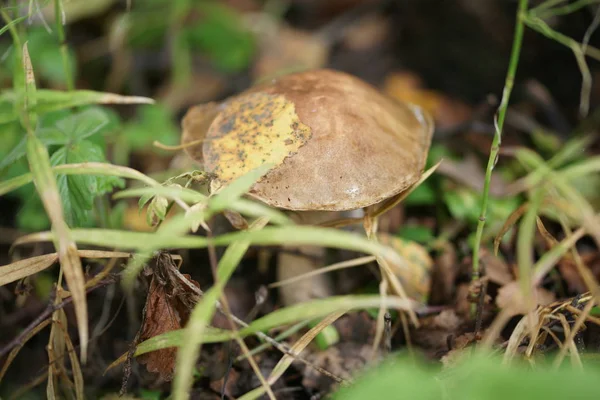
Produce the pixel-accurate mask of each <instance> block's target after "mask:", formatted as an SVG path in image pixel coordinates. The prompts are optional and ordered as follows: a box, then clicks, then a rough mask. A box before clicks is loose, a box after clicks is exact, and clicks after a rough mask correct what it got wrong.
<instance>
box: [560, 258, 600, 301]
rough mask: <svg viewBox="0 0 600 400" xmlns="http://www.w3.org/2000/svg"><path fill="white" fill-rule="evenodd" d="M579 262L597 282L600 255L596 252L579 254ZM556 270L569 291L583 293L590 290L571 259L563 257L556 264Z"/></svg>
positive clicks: (599, 275)
mask: <svg viewBox="0 0 600 400" xmlns="http://www.w3.org/2000/svg"><path fill="white" fill-rule="evenodd" d="M581 261H582V262H583V265H585V266H586V267H587V268H589V269H590V271H591V272H592V274H593V275H594V276H595V277H596V280H598V278H599V277H600V253H598V252H596V251H589V252H586V253H583V254H581ZM558 270H559V271H560V274H561V276H562V277H563V279H564V280H565V281H566V282H567V286H568V289H569V291H572V292H576V293H585V292H586V291H588V290H590V289H589V288H588V287H587V286H586V284H585V282H584V280H583V278H582V277H581V274H580V273H579V270H578V269H577V265H576V264H575V261H574V260H573V259H571V258H569V257H563V258H562V260H561V261H559V263H558Z"/></svg>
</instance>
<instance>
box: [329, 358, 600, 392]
mask: <svg viewBox="0 0 600 400" xmlns="http://www.w3.org/2000/svg"><path fill="white" fill-rule="evenodd" d="M468 355H469V353H468V352H465V353H464V355H463V357H462V358H461V359H460V361H459V362H458V364H455V365H454V364H452V365H450V366H449V367H447V368H446V369H443V370H441V369H440V368H439V367H438V366H434V365H432V364H427V363H426V362H425V361H422V360H415V359H412V358H411V357H407V356H405V355H404V354H402V355H399V356H396V357H392V359H391V360H389V361H387V362H385V363H384V364H382V365H381V366H378V367H374V368H372V369H371V370H369V371H367V372H366V373H364V374H363V376H362V377H360V378H358V379H357V380H356V381H355V383H354V384H352V385H351V386H349V387H344V388H342V389H340V390H339V391H338V392H337V393H335V394H334V395H333V399H344V400H355V399H356V400H358V399H361V400H362V399H369V398H376V399H379V398H381V399H390V398H402V399H411V400H434V399H447V400H455V399H456V400H476V399H485V400H507V399H511V400H529V399H538V398H539V399H544V400H563V399H567V398H574V399H581V400H586V399H589V400H592V399H597V398H598V389H597V384H596V382H597V377H598V373H599V372H600V370H599V369H598V365H594V364H591V363H590V365H587V366H586V368H585V369H575V368H572V367H570V366H565V367H561V368H560V369H554V368H552V367H551V366H550V365H549V364H548V363H546V362H536V364H535V367H531V366H528V365H526V364H524V363H513V364H511V365H503V364H502V360H501V359H500V358H499V357H497V356H491V355H490V354H483V353H475V355H473V356H471V357H465V356H468Z"/></svg>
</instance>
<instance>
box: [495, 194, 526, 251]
mask: <svg viewBox="0 0 600 400" xmlns="http://www.w3.org/2000/svg"><path fill="white" fill-rule="evenodd" d="M528 208H529V203H524V204H521V205H520V206H519V208H517V209H516V210H515V211H513V212H512V213H511V214H510V216H509V217H508V219H507V220H506V221H505V222H504V225H502V228H500V231H499V232H498V234H497V235H496V238H495V239H494V255H498V249H499V248H500V243H502V238H503V237H504V235H505V234H506V232H508V231H509V230H510V228H512V227H513V226H514V225H515V224H516V223H517V220H518V219H519V218H521V217H522V216H523V214H525V212H526V211H527V209H528Z"/></svg>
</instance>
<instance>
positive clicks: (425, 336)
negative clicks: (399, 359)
mask: <svg viewBox="0 0 600 400" xmlns="http://www.w3.org/2000/svg"><path fill="white" fill-rule="evenodd" d="M420 322H421V326H420V327H419V328H418V329H416V330H415V331H414V332H413V333H412V334H411V338H412V340H413V342H414V343H415V345H417V346H419V347H422V348H423V349H425V350H426V351H428V352H430V353H431V354H435V355H439V354H445V353H446V352H447V351H448V350H450V349H449V347H448V343H449V342H448V339H449V338H450V337H456V336H459V335H460V334H461V333H462V332H461V331H460V330H461V329H462V327H463V323H464V320H463V319H462V318H461V317H460V316H459V315H457V313H456V312H455V311H454V310H451V309H449V310H444V311H442V312H440V313H439V314H437V315H433V316H428V317H425V318H423V319H421V320H420Z"/></svg>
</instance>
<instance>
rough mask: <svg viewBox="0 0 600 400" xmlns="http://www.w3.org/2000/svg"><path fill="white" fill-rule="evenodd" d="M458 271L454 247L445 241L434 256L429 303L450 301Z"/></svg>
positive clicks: (446, 302)
mask: <svg viewBox="0 0 600 400" xmlns="http://www.w3.org/2000/svg"><path fill="white" fill-rule="evenodd" d="M458 273H459V264H458V259H457V256H456V249H455V248H454V246H453V245H452V243H450V242H446V243H445V244H444V247H443V248H442V251H441V253H440V254H439V255H438V256H437V257H436V258H435V262H434V266H433V270H432V274H431V296H430V299H429V304H431V305H436V304H448V303H450V302H451V301H452V296H453V293H454V289H455V285H454V282H456V277H457V276H458Z"/></svg>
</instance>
